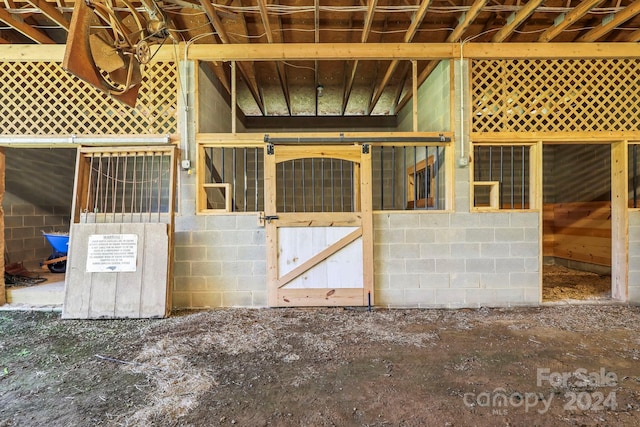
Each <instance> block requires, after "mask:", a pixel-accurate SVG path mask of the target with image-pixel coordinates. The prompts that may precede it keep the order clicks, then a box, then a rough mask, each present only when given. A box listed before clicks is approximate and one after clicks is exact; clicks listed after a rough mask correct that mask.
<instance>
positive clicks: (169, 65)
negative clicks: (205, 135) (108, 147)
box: [0, 62, 178, 135]
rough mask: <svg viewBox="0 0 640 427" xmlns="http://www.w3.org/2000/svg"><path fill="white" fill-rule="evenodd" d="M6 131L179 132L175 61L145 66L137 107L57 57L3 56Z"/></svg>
mask: <svg viewBox="0 0 640 427" xmlns="http://www.w3.org/2000/svg"><path fill="white" fill-rule="evenodd" d="M0 74H1V75H2V80H3V83H2V91H1V92H0V132H1V133H2V134H4V135H68V134H76V135H91V134H98V135H100V134H172V133H177V85H178V83H177V81H178V80H177V71H176V67H175V63H173V62H156V63H150V64H148V65H147V66H145V67H144V69H143V72H142V75H143V81H142V87H141V89H140V93H139V95H138V102H137V104H136V108H135V109H133V108H130V107H129V106H127V105H124V104H122V103H120V102H119V101H116V100H115V99H113V98H111V97H109V96H108V95H106V94H105V93H103V92H101V91H99V90H97V89H95V88H93V87H92V86H90V85H89V84H87V83H85V82H84V81H82V80H80V79H78V78H76V77H75V76H73V75H71V74H69V73H67V72H66V71H65V70H63V69H62V67H61V64H60V63H58V62H0Z"/></svg>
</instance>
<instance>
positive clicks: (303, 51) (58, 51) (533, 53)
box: [0, 42, 640, 62]
mask: <svg viewBox="0 0 640 427" xmlns="http://www.w3.org/2000/svg"><path fill="white" fill-rule="evenodd" d="M64 51H65V46H64V45H62V44H58V45H52V46H43V45H35V44H11V45H4V46H0V57H1V58H2V60H3V61H5V62H32V61H36V62H39V61H53V62H61V61H62V58H63V57H64ZM178 54H179V57H180V58H182V57H183V55H184V43H180V44H179V45H178ZM463 57H464V58H473V59H602V58H609V59H613V58H629V59H635V58H640V43H626V42H625V43H623V42H620V43H537V42H534V43H465V44H464V49H463ZM354 58H356V59H359V60H374V61H379V60H385V59H394V58H396V59H401V60H412V59H415V60H418V61H426V60H433V59H457V58H460V44H459V43H367V44H362V43H320V44H313V43H301V44H294V43H274V44H273V45H270V44H265V43H262V44H260V45H259V46H256V44H249V45H247V44H233V45H222V44H192V45H190V46H189V50H188V51H187V59H191V60H196V61H210V62H214V61H221V62H223V61H239V62H242V61H305V60H306V61H308V60H315V59H318V60H320V61H333V60H345V59H354ZM172 60H175V47H174V46H171V45H170V46H162V47H161V48H160V49H159V50H158V53H156V54H154V56H153V61H172Z"/></svg>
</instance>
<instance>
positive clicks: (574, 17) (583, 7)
mask: <svg viewBox="0 0 640 427" xmlns="http://www.w3.org/2000/svg"><path fill="white" fill-rule="evenodd" d="M603 1H604V0H584V1H581V2H580V4H579V5H578V6H576V7H574V8H573V9H571V12H569V13H567V14H565V15H564V18H563V19H562V20H561V21H560V22H558V23H557V24H554V25H552V26H551V27H549V28H547V29H546V30H545V31H544V32H543V33H542V34H540V37H539V38H538V41H539V42H540V43H548V42H550V41H551V40H553V39H555V38H556V37H557V36H558V35H560V33H562V32H563V31H564V30H565V29H567V28H569V27H570V26H571V25H573V24H574V23H576V22H578V20H580V18H582V17H583V16H584V15H586V14H587V13H589V11H590V10H591V9H593V8H594V7H596V6H598V5H599V4H600V3H602V2H603ZM559 18H560V17H558V19H559Z"/></svg>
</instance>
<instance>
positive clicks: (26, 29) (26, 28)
mask: <svg viewBox="0 0 640 427" xmlns="http://www.w3.org/2000/svg"><path fill="white" fill-rule="evenodd" d="M0 21H2V22H4V23H5V24H7V25H8V26H10V27H11V28H13V29H14V30H16V31H18V32H19V33H21V34H22V35H24V36H25V37H28V38H29V39H31V40H33V41H34V42H36V43H39V44H56V42H55V41H54V40H53V39H51V38H49V37H48V36H47V35H45V34H44V33H42V32H41V31H39V30H38V29H36V28H34V27H32V26H31V25H29V24H27V23H25V22H24V21H20V20H18V19H16V18H14V17H13V15H12V14H10V13H9V12H7V11H6V10H5V9H0Z"/></svg>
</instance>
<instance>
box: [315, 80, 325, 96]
mask: <svg viewBox="0 0 640 427" xmlns="http://www.w3.org/2000/svg"><path fill="white" fill-rule="evenodd" d="M316 90H317V91H318V97H320V96H322V95H324V86H322V83H318V86H317V87H316Z"/></svg>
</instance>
